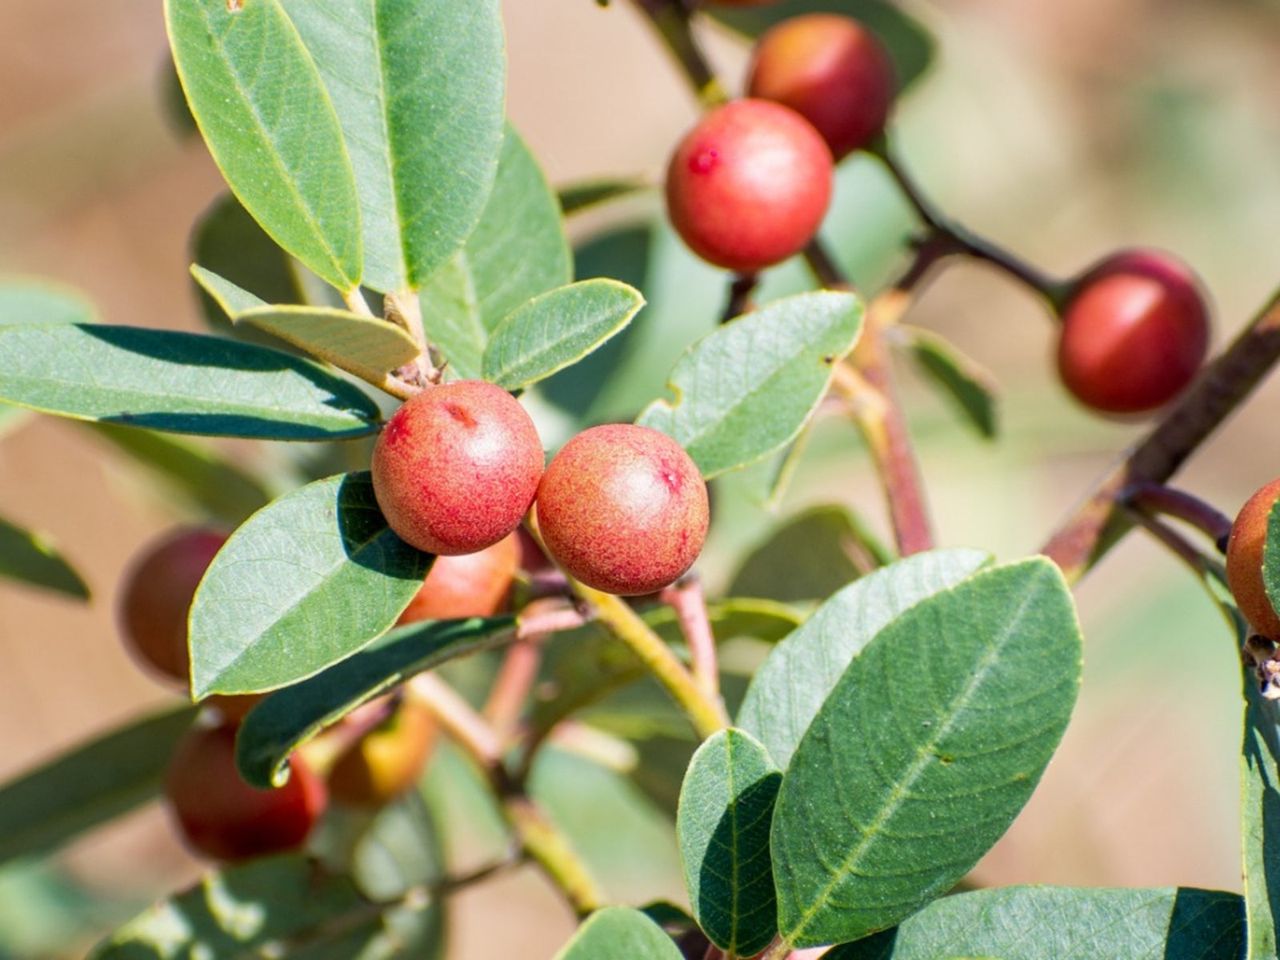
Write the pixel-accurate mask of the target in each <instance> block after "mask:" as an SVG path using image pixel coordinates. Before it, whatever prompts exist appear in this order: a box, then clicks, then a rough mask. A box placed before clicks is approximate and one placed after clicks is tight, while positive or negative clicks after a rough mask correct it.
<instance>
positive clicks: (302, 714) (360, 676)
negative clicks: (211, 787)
mask: <svg viewBox="0 0 1280 960" xmlns="http://www.w3.org/2000/svg"><path fill="white" fill-rule="evenodd" d="M514 622H515V621H514V619H513V618H511V617H495V618H491V619H478V618H477V619H471V620H442V621H439V622H431V623H415V624H411V625H410V626H406V627H401V628H399V629H397V630H392V631H391V632H390V633H388V634H387V635H386V636H384V637H381V638H379V639H378V640H375V641H374V642H373V643H371V644H369V645H368V646H367V647H365V648H364V649H363V650H361V651H360V652H359V653H356V654H355V655H353V656H351V657H349V658H347V659H346V660H343V661H342V662H341V663H336V664H334V665H333V666H331V667H329V668H328V669H327V670H324V671H322V672H320V673H318V674H316V675H315V676H314V677H312V678H311V679H309V680H304V681H302V682H301V683H297V684H294V685H293V686H291V687H286V688H285V689H283V690H280V691H278V692H276V693H273V694H272V695H271V696H269V697H267V698H266V699H265V700H263V701H262V702H261V703H260V704H258V705H257V706H256V707H254V708H253V710H251V711H250V712H249V715H248V716H247V717H245V719H244V722H243V723H242V724H241V726H240V733H239V734H238V736H237V738H236V762H237V763H238V764H239V767H240V773H241V774H242V775H243V776H244V778H245V780H246V781H247V782H249V783H252V784H255V785H256V786H259V787H263V788H266V787H270V786H273V785H278V784H281V783H283V782H284V781H285V780H287V779H288V776H289V771H288V765H287V760H288V757H289V754H291V753H292V752H293V751H294V750H295V749H297V747H298V746H300V745H301V744H303V743H305V742H306V741H307V740H309V739H311V737H313V736H315V735H316V734H317V733H319V732H320V731H321V730H322V729H324V728H325V727H327V726H329V725H330V724H332V723H335V722H336V721H338V720H340V719H341V718H342V717H344V716H346V715H347V714H348V713H350V712H351V711H352V710H354V709H355V708H356V707H358V706H360V705H361V704H362V703H366V702H367V701H369V700H372V699H373V698H374V697H376V696H378V695H379V694H381V693H384V692H386V691H387V690H390V689H391V688H392V687H395V686H397V685H399V684H401V683H403V682H404V681H405V680H407V679H409V678H410V677H412V676H414V675H415V674H418V673H422V672H423V671H424V670H430V669H431V668H432V667H436V666H439V665H440V664H442V663H446V662H448V661H449V660H453V659H455V658H457V657H461V656H465V655H466V654H469V653H475V652H476V651H479V650H487V649H490V648H491V647H494V646H496V645H497V644H498V643H500V642H502V641H503V639H504V634H505V632H506V631H507V630H508V629H509V628H510V627H511V626H512V624H513V623H514Z"/></svg>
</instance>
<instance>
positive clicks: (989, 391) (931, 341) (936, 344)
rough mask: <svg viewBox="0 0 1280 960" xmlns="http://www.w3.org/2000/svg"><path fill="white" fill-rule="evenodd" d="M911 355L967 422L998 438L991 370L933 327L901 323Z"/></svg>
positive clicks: (900, 330) (987, 437)
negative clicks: (937, 332) (975, 360)
mask: <svg viewBox="0 0 1280 960" xmlns="http://www.w3.org/2000/svg"><path fill="white" fill-rule="evenodd" d="M898 331H899V332H900V333H901V334H902V335H903V336H905V337H906V339H907V344H908V345H909V347H910V349H911V355H912V357H913V358H914V359H915V361H916V363H917V364H918V365H919V367H920V369H921V370H922V371H923V372H924V373H925V375H926V376H927V377H928V378H929V380H930V381H931V382H932V383H933V384H934V385H935V386H937V387H938V388H939V389H940V390H941V391H942V393H943V394H944V395H945V396H946V397H947V398H948V399H950V400H951V401H952V403H953V405H954V406H955V408H956V409H957V410H958V411H959V413H960V414H961V416H962V417H963V418H964V420H965V422H967V423H968V424H970V425H971V426H972V427H973V428H974V429H975V430H977V431H978V435H979V436H980V437H983V438H984V439H987V440H991V439H994V438H995V436H996V433H997V425H996V396H995V395H996V389H997V388H996V385H995V380H994V379H993V378H992V376H991V374H990V373H988V372H987V371H986V370H984V369H983V368H982V367H980V366H978V364H977V363H976V362H974V361H973V360H971V359H970V358H969V357H966V356H965V355H964V354H963V353H961V352H960V351H959V350H957V349H956V347H955V346H954V345H953V344H951V343H950V342H948V341H947V340H945V339H944V338H942V337H940V336H938V335H937V334H936V333H933V332H931V331H929V330H922V329H920V328H919V327H906V326H901V327H899V328H898Z"/></svg>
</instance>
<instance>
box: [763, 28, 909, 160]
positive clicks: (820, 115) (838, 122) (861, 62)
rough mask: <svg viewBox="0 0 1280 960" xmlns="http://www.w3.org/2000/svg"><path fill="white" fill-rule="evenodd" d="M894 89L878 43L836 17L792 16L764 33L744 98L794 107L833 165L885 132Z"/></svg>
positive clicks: (889, 62) (886, 58) (890, 66)
mask: <svg viewBox="0 0 1280 960" xmlns="http://www.w3.org/2000/svg"><path fill="white" fill-rule="evenodd" d="M895 92H896V81H895V79H894V74H893V61H892V60H890V59H889V54H888V53H887V52H885V49H884V47H882V46H881V45H880V41H879V40H877V39H876V38H875V35H874V34H872V33H871V32H870V31H869V30H867V29H866V28H865V27H863V26H862V24H860V23H858V21H857V20H853V19H851V18H849V17H844V16H840V15H839V14H834V13H812V14H808V15H806V16H800V17H792V18H791V19H789V20H784V21H782V22H781V23H779V24H778V25H777V26H775V27H773V28H772V29H770V30H769V31H767V32H766V33H765V34H764V35H763V36H761V38H760V42H759V43H758V44H757V45H756V49H755V55H754V58H753V60H752V64H751V72H750V76H749V78H748V80H747V95H748V96H752V97H759V98H761V99H763V100H773V101H775V102H777V103H782V104H785V105H786V106H788V107H790V108H791V109H792V110H795V111H796V112H797V113H799V114H800V115H801V116H802V117H804V118H805V119H806V120H808V121H809V122H810V123H811V124H813V126H814V127H815V128H816V129H817V131H818V132H819V133H820V134H822V136H823V138H824V139H825V140H826V141H827V146H829V147H830V148H831V152H832V153H833V154H834V155H835V157H836V159H837V160H838V159H840V158H841V157H844V156H847V155H848V154H850V153H852V152H853V151H855V150H860V149H862V148H863V147H865V146H866V145H867V144H869V143H870V142H871V141H872V140H874V139H875V138H876V137H878V136H880V134H881V133H883V132H884V126H885V123H886V122H887V121H888V119H889V109H890V107H892V105H893V98H894V94H895Z"/></svg>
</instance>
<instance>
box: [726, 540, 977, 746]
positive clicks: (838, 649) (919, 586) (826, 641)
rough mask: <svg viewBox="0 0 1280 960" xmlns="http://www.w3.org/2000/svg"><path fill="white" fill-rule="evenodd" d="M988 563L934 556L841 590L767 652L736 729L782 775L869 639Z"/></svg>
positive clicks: (960, 555) (967, 556)
mask: <svg viewBox="0 0 1280 960" xmlns="http://www.w3.org/2000/svg"><path fill="white" fill-rule="evenodd" d="M990 562H991V557H990V556H989V555H988V554H985V553H982V552H980V551H977V550H935V551H932V552H929V553H921V554H916V555H915V556H913V557H908V558H907V559H905V560H899V561H898V562H897V563H895V564H893V565H891V566H888V567H885V568H884V569H882V570H877V571H876V572H875V573H872V574H869V575H868V576H866V577H864V578H862V579H861V580H859V581H857V582H856V583H854V584H851V585H850V586H848V587H845V588H844V589H843V590H841V591H840V592H839V593H837V594H836V595H835V596H833V597H831V598H830V599H829V600H828V601H827V602H826V603H824V604H823V605H822V606H821V607H819V608H818V609H817V611H815V612H814V614H813V616H812V617H810V618H809V620H808V622H806V623H805V625H804V626H802V627H800V629H798V630H796V631H795V632H794V633H792V634H791V635H790V636H789V637H787V638H786V639H785V640H783V641H782V642H781V643H780V644H778V646H777V647H775V648H774V649H773V650H772V651H771V652H770V654H769V656H768V658H767V659H766V660H765V662H764V663H763V664H762V665H761V666H760V669H759V670H757V671H756V675H755V677H753V678H752V681H751V686H750V687H749V688H748V689H747V695H746V698H745V699H744V700H743V702H742V709H741V710H739V711H738V726H740V727H742V728H743V729H744V730H746V731H748V732H750V733H751V734H753V735H755V736H756V737H757V738H759V740H760V741H761V742H762V743H763V744H764V745H765V746H766V747H767V748H768V750H769V755H770V756H771V757H773V759H774V762H775V763H777V764H778V765H779V766H781V767H783V768H784V769H785V768H786V766H787V764H788V763H790V762H791V755H792V754H793V753H795V750H796V746H797V745H798V744H799V743H800V738H801V737H803V736H804V732H805V730H807V729H808V728H809V723H810V721H812V720H813V718H814V717H815V716H816V715H817V713H818V710H819V709H820V708H821V707H822V704H823V702H824V701H825V700H826V699H827V695H828V694H829V693H830V692H831V691H832V690H833V689H834V688H835V686H836V684H837V682H839V680H840V678H841V676H843V675H844V673H845V671H846V670H847V669H848V667H849V664H850V662H851V661H852V660H853V658H854V657H856V656H857V655H858V654H859V653H860V652H861V651H862V648H863V647H865V646H866V645H867V644H868V643H869V642H870V641H871V639H872V637H874V636H875V635H876V634H877V633H879V632H880V631H881V630H883V629H884V628H885V627H887V626H888V625H889V624H890V623H892V622H893V621H894V620H896V619H897V618H898V617H900V616H901V615H902V614H903V613H905V612H906V611H907V610H910V609H911V608H912V607H913V606H915V605H916V604H917V603H920V602H921V601H923V600H926V599H928V598H929V597H931V596H934V595H935V594H937V593H940V592H941V591H943V590H947V589H950V588H951V587H954V586H955V585H956V584H958V583H961V582H963V581H964V580H966V579H967V578H969V577H971V576H973V575H974V574H975V573H977V572H978V571H979V570H980V569H982V568H983V567H985V566H986V565H988V564H989V563H990Z"/></svg>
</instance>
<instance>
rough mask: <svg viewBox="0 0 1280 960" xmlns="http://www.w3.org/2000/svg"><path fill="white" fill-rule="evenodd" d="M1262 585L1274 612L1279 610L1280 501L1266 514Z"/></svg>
mask: <svg viewBox="0 0 1280 960" xmlns="http://www.w3.org/2000/svg"><path fill="white" fill-rule="evenodd" d="M1262 585H1263V587H1264V588H1265V589H1266V591H1267V599H1268V600H1270V601H1271V607H1272V609H1274V610H1280V501H1277V502H1276V503H1274V504H1272V505H1271V512H1270V513H1268V514H1267V537H1266V540H1264V541H1263V547H1262Z"/></svg>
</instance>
